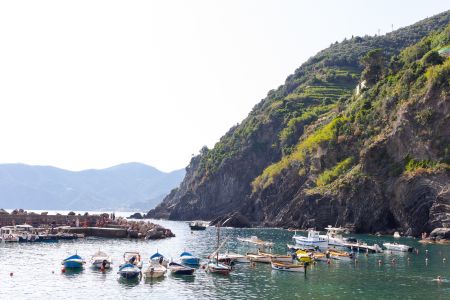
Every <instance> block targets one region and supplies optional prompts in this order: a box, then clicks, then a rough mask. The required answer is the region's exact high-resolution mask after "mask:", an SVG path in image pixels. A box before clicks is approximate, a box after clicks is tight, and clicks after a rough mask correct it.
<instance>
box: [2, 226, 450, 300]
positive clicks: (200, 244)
mask: <svg viewBox="0 0 450 300" xmlns="http://www.w3.org/2000/svg"><path fill="white" fill-rule="evenodd" d="M154 222H155V223H159V224H161V225H163V226H166V227H168V228H171V229H172V231H173V232H174V233H175V234H176V237H175V238H171V239H165V240H159V241H140V240H139V241H136V240H113V239H100V238H86V239H82V240H78V241H63V242H61V241H60V242H59V243H54V244H51V243H49V244H45V243H35V244H6V245H2V246H0V261H1V264H0V298H1V299H64V298H69V299H89V298H91V299H93V298H95V299H124V298H128V297H131V298H133V299H144V298H150V297H152V298H154V299H296V298H305V299H324V298H328V299H393V298H398V299H450V280H449V281H446V280H444V282H442V283H438V282H436V281H433V279H435V278H436V277H437V276H438V275H441V276H443V278H444V279H450V245H448V246H445V245H421V244H419V243H418V242H417V240H415V239H409V238H402V239H400V242H401V243H404V244H408V245H411V246H413V247H416V248H418V249H419V254H418V255H417V254H415V253H414V254H411V253H408V254H399V253H390V252H389V253H382V254H371V255H369V256H365V255H364V254H360V255H359V256H358V262H357V263H350V262H342V261H341V262H338V261H333V262H332V264H331V265H327V264H325V263H321V262H319V263H318V264H316V265H315V266H313V267H312V268H310V269H309V270H308V272H307V274H306V276H305V275H304V274H303V273H289V272H281V271H275V270H271V268H270V265H266V264H257V266H256V267H254V268H252V267H251V266H250V265H248V264H237V265H236V266H235V270H234V272H233V273H232V274H231V275H230V276H229V277H224V276H220V275H211V274H207V273H205V272H204V271H203V270H201V269H199V270H197V271H196V273H195V276H192V277H175V276H172V275H170V274H169V273H168V274H167V275H166V277H165V278H163V279H159V280H153V281H147V282H146V281H144V280H141V281H135V282H129V281H122V280H120V279H119V278H118V275H117V269H118V266H119V264H120V263H121V262H122V260H121V258H122V255H123V253H124V252H125V251H128V250H137V251H140V252H141V255H142V256H143V257H144V258H146V260H148V257H150V255H151V254H153V253H154V252H155V251H157V250H159V252H161V253H162V254H163V255H165V256H166V257H169V258H174V259H176V258H177V257H178V255H179V253H180V252H182V251H183V250H188V251H191V252H193V253H194V254H195V255H198V256H200V257H206V256H207V255H208V254H210V253H211V252H212V251H213V249H214V247H215V244H216V230H215V228H214V227H210V228H208V229H207V230H205V231H198V232H194V233H191V231H190V230H189V227H188V226H187V224H186V223H184V222H172V221H159V220H155V221H154ZM221 234H222V237H223V238H225V237H229V242H228V248H229V250H230V251H236V252H240V253H245V252H247V251H250V250H251V248H249V247H248V246H244V245H242V244H240V243H239V242H237V241H236V237H238V236H241V237H249V236H251V235H257V236H258V237H260V238H262V239H264V240H271V241H273V242H275V244H276V246H275V249H274V252H278V253H286V250H287V249H286V243H290V242H291V238H292V235H293V232H288V231H286V230H281V229H231V228H222V229H221ZM356 237H357V238H358V239H361V240H364V241H366V242H368V243H373V242H377V243H379V244H381V243H382V242H383V241H393V240H394V239H393V238H391V237H374V236H367V235H356ZM99 249H101V250H103V251H105V252H107V253H109V254H110V255H111V256H112V257H113V263H114V265H113V269H112V270H110V271H107V272H106V273H100V272H98V271H95V270H92V269H90V268H89V267H88V264H87V267H86V268H85V269H84V270H82V271H80V272H67V273H61V265H60V263H61V260H62V259H64V258H65V257H67V256H69V255H72V254H74V253H75V252H77V253H78V254H79V255H81V256H82V257H84V258H85V259H86V260H89V258H90V256H91V255H92V254H93V253H95V252H96V251H97V250H99ZM426 250H428V255H427V254H426ZM426 256H428V262H426ZM393 258H395V259H396V263H395V264H392V263H391V260H392V259H393ZM443 258H446V259H447V262H443ZM379 259H381V260H382V261H383V264H382V265H381V266H379V265H378V260H379ZM204 261H206V260H204ZM144 268H145V264H144ZM11 272H13V276H10V273H11Z"/></svg>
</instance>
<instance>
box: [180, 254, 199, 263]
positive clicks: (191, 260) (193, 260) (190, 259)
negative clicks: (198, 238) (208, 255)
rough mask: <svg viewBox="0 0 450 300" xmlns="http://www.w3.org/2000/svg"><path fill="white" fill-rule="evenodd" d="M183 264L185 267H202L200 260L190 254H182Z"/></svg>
mask: <svg viewBox="0 0 450 300" xmlns="http://www.w3.org/2000/svg"><path fill="white" fill-rule="evenodd" d="M180 260H181V263H182V264H184V265H191V266H198V265H200V258H198V257H195V256H193V255H192V254H191V253H189V252H186V251H185V252H183V253H181V254H180Z"/></svg>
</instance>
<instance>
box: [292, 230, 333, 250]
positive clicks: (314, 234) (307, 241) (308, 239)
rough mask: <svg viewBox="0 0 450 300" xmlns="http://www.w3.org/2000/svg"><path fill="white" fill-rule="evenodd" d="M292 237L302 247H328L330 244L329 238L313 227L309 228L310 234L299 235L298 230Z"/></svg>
mask: <svg viewBox="0 0 450 300" xmlns="http://www.w3.org/2000/svg"><path fill="white" fill-rule="evenodd" d="M292 239H293V240H294V241H295V244H296V245H300V246H302V247H313V248H316V247H319V248H326V247H327V246H328V239H327V238H325V237H324V236H321V235H320V233H319V231H316V230H313V229H309V230H308V236H302V235H297V231H296V232H295V234H294V236H293V237H292Z"/></svg>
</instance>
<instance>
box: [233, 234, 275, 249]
mask: <svg viewBox="0 0 450 300" xmlns="http://www.w3.org/2000/svg"><path fill="white" fill-rule="evenodd" d="M237 240H238V241H240V242H243V243H246V244H248V245H252V246H257V247H258V248H272V246H273V243H272V242H266V241H263V240H260V239H259V238H258V237H257V236H251V237H249V238H241V237H238V238H237Z"/></svg>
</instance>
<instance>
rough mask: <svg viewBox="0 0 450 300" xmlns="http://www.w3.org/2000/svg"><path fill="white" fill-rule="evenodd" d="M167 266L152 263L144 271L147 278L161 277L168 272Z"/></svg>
mask: <svg viewBox="0 0 450 300" xmlns="http://www.w3.org/2000/svg"><path fill="white" fill-rule="evenodd" d="M166 272H167V269H166V267H164V266H162V265H160V264H159V263H158V264H150V265H149V266H148V268H147V269H146V270H145V271H144V276H145V278H146V279H153V278H159V277H162V276H164V274H166Z"/></svg>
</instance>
